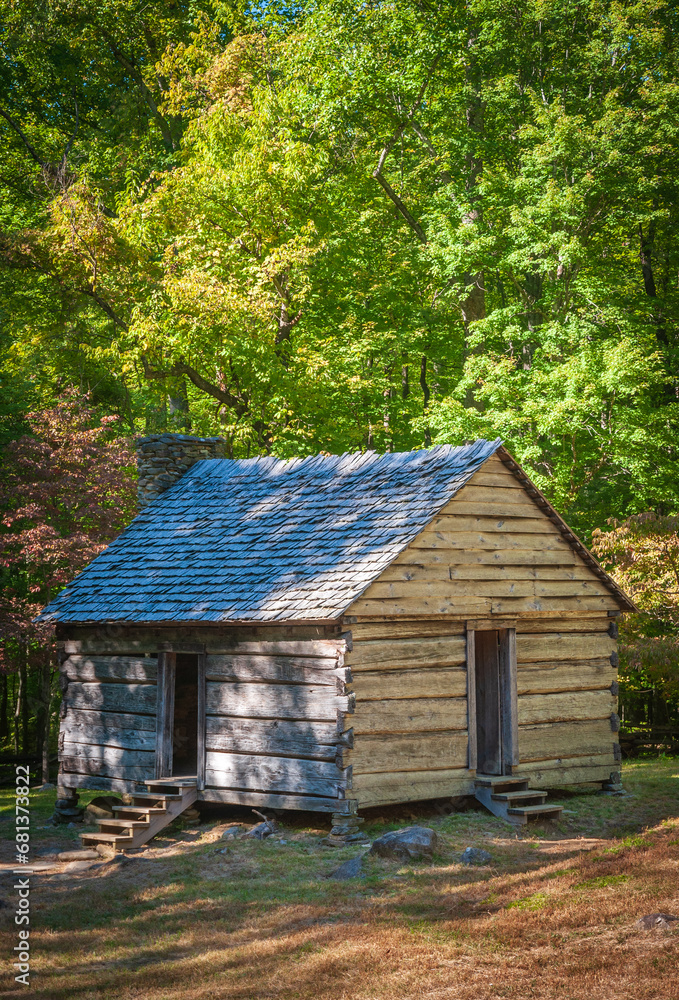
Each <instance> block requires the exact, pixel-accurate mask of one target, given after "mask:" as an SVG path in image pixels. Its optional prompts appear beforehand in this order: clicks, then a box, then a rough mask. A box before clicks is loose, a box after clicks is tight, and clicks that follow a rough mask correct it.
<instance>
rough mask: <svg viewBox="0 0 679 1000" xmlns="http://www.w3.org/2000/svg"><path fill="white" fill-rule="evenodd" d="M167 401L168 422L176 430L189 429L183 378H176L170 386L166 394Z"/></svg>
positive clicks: (186, 395)
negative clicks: (168, 410) (168, 409)
mask: <svg viewBox="0 0 679 1000" xmlns="http://www.w3.org/2000/svg"><path fill="white" fill-rule="evenodd" d="M168 403H169V407H170V424H171V425H172V427H173V428H175V429H177V430H182V431H190V430H191V416H190V412H189V395H188V392H187V389H186V379H185V378H180V379H178V380H177V382H176V384H175V385H174V386H173V387H172V389H171V390H170V392H169V394H168Z"/></svg>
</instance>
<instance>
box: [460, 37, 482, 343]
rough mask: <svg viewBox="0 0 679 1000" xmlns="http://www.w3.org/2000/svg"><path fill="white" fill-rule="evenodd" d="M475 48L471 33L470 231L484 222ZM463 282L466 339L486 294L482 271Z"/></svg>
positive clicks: (467, 218) (467, 216) (466, 220)
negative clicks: (481, 194) (480, 192)
mask: <svg viewBox="0 0 679 1000" xmlns="http://www.w3.org/2000/svg"><path fill="white" fill-rule="evenodd" d="M477 45H478V38H477V36H476V33H475V32H474V31H472V32H471V33H470V35H469V38H468V40H467V51H468V53H469V57H468V60H467V66H466V71H465V76H466V81H467V87H468V89H469V97H468V103H467V110H466V119H467V128H468V130H469V133H470V135H469V138H470V140H471V142H470V147H469V149H468V152H467V154H466V156H465V163H466V166H467V177H466V181H465V188H466V191H467V196H468V199H469V208H468V210H467V212H466V213H465V214H464V215H463V217H462V225H463V226H470V227H471V226H478V225H479V224H480V223H481V221H482V219H483V206H482V204H481V197H480V195H479V191H478V187H479V181H480V180H481V175H482V173H483V159H482V158H481V156H479V145H480V139H481V136H482V135H483V128H484V121H483V119H484V114H483V101H482V99H481V73H480V69H479V65H478V60H477V54H476V49H477ZM463 281H464V284H465V287H466V288H467V289H468V293H467V298H466V299H465V300H464V302H463V303H462V318H463V321H464V329H465V337H466V336H468V335H469V327H470V324H471V323H473V322H475V320H479V319H483V318H484V317H485V315H486V293H485V288H484V277H483V272H482V271H478V272H473V273H470V272H466V273H465V274H464V275H463Z"/></svg>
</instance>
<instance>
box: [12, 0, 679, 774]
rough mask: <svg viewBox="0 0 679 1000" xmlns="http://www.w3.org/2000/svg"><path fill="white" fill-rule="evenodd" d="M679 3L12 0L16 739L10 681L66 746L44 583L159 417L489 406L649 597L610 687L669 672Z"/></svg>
mask: <svg viewBox="0 0 679 1000" xmlns="http://www.w3.org/2000/svg"><path fill="white" fill-rule="evenodd" d="M678 36H679V9H678V8H677V5H676V4H675V3H673V2H671V0H638V2H626V0H623V2H619V0H616V2H613V0H524V2H523V3H520V4H519V3H515V2H509V0H467V2H441V3H436V2H434V3H432V2H429V0H399V2H398V3H396V2H379V0H378V2H367V3H366V2H361V3H357V2H355V0H309V2H306V0H301V2H298V3H295V4H291V5H285V4H282V5H276V4H273V3H258V4H253V5H250V4H248V3H246V2H243V0H229V2H221V0H150V2H148V3H145V4H144V3H141V2H138V0H100V2H98V3H96V4H93V3H91V2H85V0H48V2H45V0H40V2H37V0H0V191H1V199H0V380H1V392H0V448H2V450H3V468H2V472H1V473H0V493H1V494H2V499H1V500H0V506H1V507H2V513H3V528H2V533H1V534H0V542H1V544H0V549H1V552H0V555H1V557H2V568H1V570H0V572H1V574H2V585H3V597H2V601H1V602H0V604H1V606H0V629H1V632H2V634H1V636H0V744H1V743H2V742H3V741H6V740H8V739H9V733H10V729H9V723H8V713H9V710H10V702H11V710H12V711H13V713H14V726H13V744H14V750H15V752H19V750H20V749H21V750H22V752H24V753H26V752H27V751H28V750H29V749H30V747H31V746H35V747H36V750H37V753H38V755H39V756H41V758H42V761H43V776H45V775H49V759H48V758H49V747H50V741H51V736H50V733H51V732H52V734H53V731H54V729H53V718H52V717H53V715H54V712H55V710H56V703H57V701H58V699H57V698H56V697H55V691H54V681H55V678H56V649H55V647H54V643H53V636H51V634H50V635H48V634H47V632H45V630H44V629H43V630H42V631H41V630H40V628H39V627H37V626H35V625H33V624H31V621H32V618H33V616H34V614H35V611H36V610H37V608H38V606H39V605H41V604H42V603H44V602H45V601H46V600H47V599H48V598H49V597H50V596H51V595H53V594H54V593H55V592H56V590H58V589H59V587H61V586H62V585H63V584H64V582H66V580H67V579H68V578H69V577H70V576H72V575H73V573H75V572H76V571H77V570H78V569H79V568H81V567H82V566H83V565H85V564H86V563H87V562H88V561H89V559H91V558H92V557H93V556H94V555H95V554H96V553H97V552H98V551H100V550H101V548H102V547H104V546H105V545H106V544H107V543H108V542H109V541H110V540H111V538H113V537H115V535H116V534H117V533H118V531H120V530H121V528H122V527H123V526H124V524H125V523H126V522H127V521H129V519H130V518H131V517H132V515H133V512H134V496H133V489H134V484H133V472H132V452H131V448H130V440H129V439H130V438H132V437H133V436H134V435H136V434H139V433H141V434H144V433H155V432H162V431H166V430H176V431H182V432H183V431H189V430H190V431H192V432H195V433H198V434H209V435H212V434H220V435H223V436H224V438H225V439H226V442H227V449H228V453H229V454H230V455H231V456H234V457H242V456H254V455H258V454H274V455H277V456H280V457H288V456H293V455H300V456H301V455H306V454H312V453H316V452H318V451H324V452H331V453H339V452H343V451H348V450H356V449H369V448H372V449H376V450H382V451H384V450H407V449H412V448H423V447H429V446H430V445H432V444H437V443H444V442H445V443H452V444H461V443H463V442H465V441H468V440H470V439H474V438H477V437H480V436H485V437H489V438H494V437H496V436H499V437H501V438H502V439H503V441H504V443H505V444H506V446H507V447H508V448H509V449H510V450H511V451H512V452H513V454H514V455H515V456H516V457H517V459H518V460H519V461H520V462H521V463H522V464H523V465H524V467H525V468H526V470H527V471H528V473H529V474H530V476H531V477H532V478H533V480H534V481H535V482H536V483H537V484H538V485H539V486H540V488H541V489H542V490H544V492H545V493H546V494H547V496H548V497H549V498H550V500H551V501H552V502H553V503H554V504H555V505H556V506H557V508H558V509H559V511H560V512H561V513H562V514H564V515H565V516H566V518H567V519H568V521H569V522H570V523H571V524H572V526H573V527H574V528H575V529H576V530H577V531H578V532H579V533H580V534H581V535H582V536H583V537H584V538H585V540H587V541H590V542H593V544H594V546H595V549H596V551H597V552H598V553H599V555H600V556H601V558H602V559H604V561H605V562H606V565H608V566H609V567H611V568H612V569H613V572H614V573H615V574H616V576H617V578H618V579H619V581H620V582H621V583H622V585H623V586H625V587H627V588H628V589H629V591H630V593H631V594H632V596H633V597H636V599H637V602H638V605H639V608H640V614H639V615H638V616H634V617H633V618H632V620H631V621H630V622H629V623H628V624H627V625H626V627H625V631H624V634H623V635H622V645H621V654H622V658H623V662H622V664H621V666H622V680H623V699H624V698H625V697H626V698H627V699H628V703H629V704H633V700H634V698H636V699H637V701H639V700H640V703H641V702H643V700H644V699H645V698H646V697H647V694H648V691H649V690H652V691H653V692H655V694H654V698H656V700H657V701H658V704H661V703H662V705H663V706H665V708H664V709H663V710H664V711H667V709H666V706H667V705H668V704H670V703H672V704H676V703H677V699H678V698H679V686H678V684H677V662H678V657H679V653H678V650H679V619H678V618H677V580H678V579H679V576H678V574H679V568H678V565H679V564H678V562H677V552H678V551H679V549H678V541H677V537H678V535H677V531H678V529H677V518H678V517H679V478H678V477H677V438H678V434H677V431H678V429H679V342H678V320H679V288H678V275H679V197H678V195H679V171H678V169H677V163H678V162H679V155H678V154H679V141H678V139H679V82H678V74H677V59H678V55H677V40H678ZM10 681H11V695H10V690H9V689H10V683H9V682H10ZM625 692H626V693H625ZM630 699H632V700H631V701H630ZM635 711H636V709H635ZM656 714H657V713H656Z"/></svg>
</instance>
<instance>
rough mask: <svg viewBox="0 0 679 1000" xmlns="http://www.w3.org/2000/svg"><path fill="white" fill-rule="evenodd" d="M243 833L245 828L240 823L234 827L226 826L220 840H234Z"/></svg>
mask: <svg viewBox="0 0 679 1000" xmlns="http://www.w3.org/2000/svg"><path fill="white" fill-rule="evenodd" d="M244 831H245V827H244V826H243V824H242V823H237V824H236V825H235V826H227V828H226V830H224V832H223V833H222V835H221V837H220V838H219V839H220V840H235V839H236V837H240V836H241V834H242V833H243V832H244Z"/></svg>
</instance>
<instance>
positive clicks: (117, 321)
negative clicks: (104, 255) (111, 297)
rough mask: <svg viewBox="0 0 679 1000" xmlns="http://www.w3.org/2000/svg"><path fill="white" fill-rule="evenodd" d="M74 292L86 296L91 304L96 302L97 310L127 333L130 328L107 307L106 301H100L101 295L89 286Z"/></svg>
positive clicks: (109, 306) (111, 308) (110, 307)
mask: <svg viewBox="0 0 679 1000" xmlns="http://www.w3.org/2000/svg"><path fill="white" fill-rule="evenodd" d="M76 291H78V292H81V293H82V294H83V295H87V297H88V298H90V299H92V301H93V302H96V303H97V305H98V306H99V308H100V309H102V310H103V311H104V312H105V313H106V315H107V316H108V317H109V319H112V320H113V322H114V323H115V325H116V326H119V327H120V329H121V330H125V332H126V333H127V332H128V331H129V329H130V328H129V326H128V325H127V323H126V322H125V320H124V319H121V318H120V316H118V314H117V313H116V312H115V310H114V309H113V307H112V306H111V305H109V303H108V302H107V301H106V299H102V297H101V295H98V294H97V292H95V290H94V289H93V288H92V286H91V285H85V286H83V287H81V288H77V289H76Z"/></svg>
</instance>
